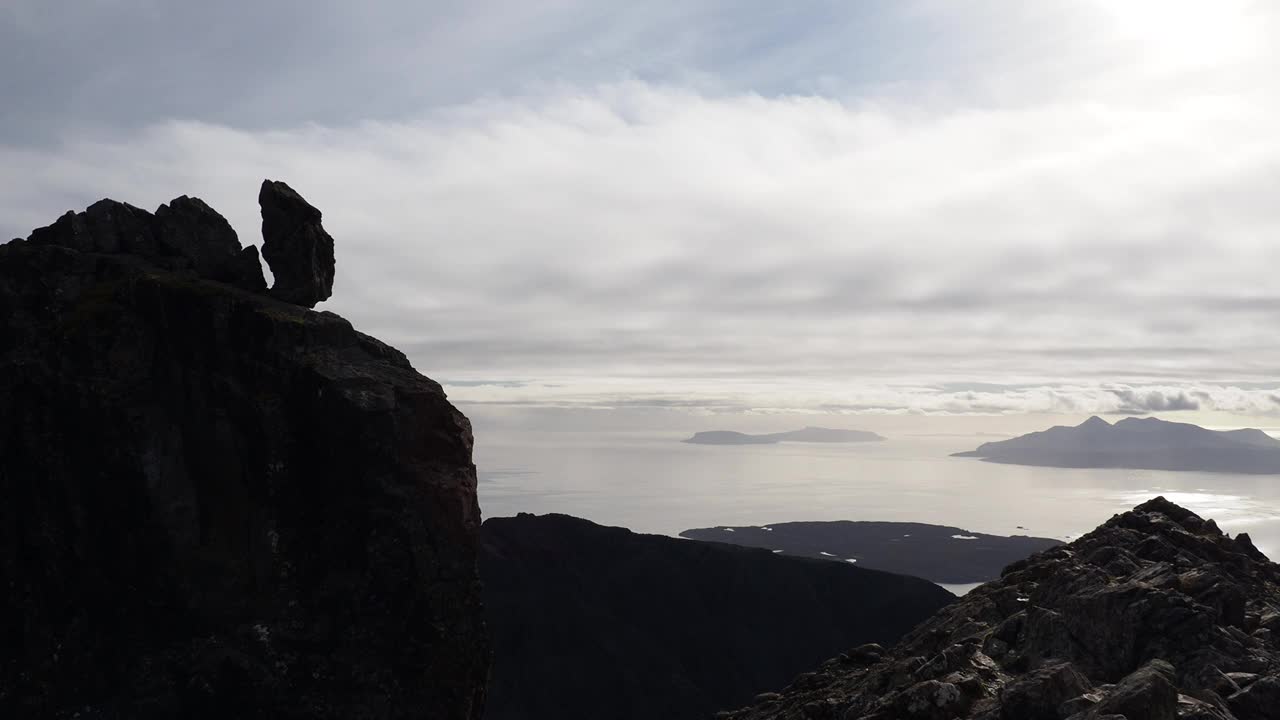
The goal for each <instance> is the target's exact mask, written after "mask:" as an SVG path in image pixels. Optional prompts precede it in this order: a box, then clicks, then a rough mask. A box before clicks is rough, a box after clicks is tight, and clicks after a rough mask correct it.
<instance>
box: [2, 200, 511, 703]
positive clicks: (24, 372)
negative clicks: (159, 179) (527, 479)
mask: <svg viewBox="0 0 1280 720" xmlns="http://www.w3.org/2000/svg"><path fill="white" fill-rule="evenodd" d="M264 209H265V208H264ZM315 220H316V221H317V222H318V213H316V216H315ZM317 227H318V226H317ZM264 286H265V283H264V282H263V281H262V272H261V267H260V265H259V264H258V263H257V257H256V251H254V250H253V249H252V248H248V249H242V248H241V246H240V243H239V240H238V239H237V238H236V236H235V233H234V232H233V231H232V230H231V228H230V226H229V225H227V223H226V221H225V220H223V219H222V217H221V216H220V215H218V214H217V213H216V212H214V211H213V210H212V209H211V208H209V207H208V206H207V205H205V204H204V203H203V202H201V201H199V200H196V199H193V198H178V199H177V200H174V201H173V202H171V203H169V204H168V205H165V206H161V207H160V209H159V210H158V211H157V212H156V213H155V214H151V213H147V212H145V211H142V210H140V209H138V208H135V207H132V206H129V205H125V204H123V203H117V202H113V201H109V200H104V201H102V202H99V203H95V204H94V205H93V206H91V207H90V208H89V209H88V210H86V211H85V212H83V213H78V214H77V213H69V214H68V215H66V216H64V217H63V218H61V219H59V220H58V222H56V223H54V225H52V226H50V227H47V228H42V229H40V230H36V231H35V232H33V233H32V235H31V237H30V239H28V240H26V241H22V240H17V241H13V242H11V243H8V244H6V245H4V246H0V408H2V409H3V411H2V412H0V497H2V498H3V502H0V646H3V647H4V649H5V651H4V653H3V654H0V717H50V718H61V717H68V718H69V717H81V718H169V717H191V718H231V717H242V718H400V717H434V718H455V719H458V720H463V719H468V720H470V719H473V718H476V717H478V716H479V713H480V712H481V704H482V699H483V683H484V678H485V674H486V668H487V651H486V645H487V643H486V640H485V633H484V632H483V622H482V618H481V606H480V592H479V585H478V581H477V577H476V572H475V551H476V542H477V534H478V529H479V509H478V507H477V504H476V495H475V467H474V465H473V464H472V461H471V450H472V437H471V428H470V424H469V423H468V421H467V419H466V418H465V417H464V416H463V415H462V414H461V413H459V412H458V411H457V410H456V409H455V408H454V407H453V406H452V405H450V403H449V402H448V400H447V399H446V397H445V394H444V392H443V391H442V390H441V388H440V386H439V385H438V384H437V383H435V382H433V381H431V380H429V379H427V378H425V377H423V376H421V375H419V374H418V373H417V372H415V371H414V369H413V368H412V367H411V365H410V364H409V362H408V360H407V359H406V358H405V356H404V355H403V354H401V353H400V352H398V351H396V350H395V349H393V348H391V347H388V346H387V345H384V344H383V343H381V342H379V341H377V340H375V339H374V338H371V337H369V336H367V335H363V334H361V333H359V332H357V331H355V330H354V329H353V328H352V327H351V325H350V324H349V323H348V322H347V321H345V320H343V319H342V318H340V317H338V316H337V315H334V314H332V313H326V312H313V311H310V310H307V309H304V308H302V307H299V306H297V305H294V304H289V303H284V302H280V301H278V300H275V299H272V298H271V297H268V296H267V295H266V294H263V292H262V291H263V290H264Z"/></svg>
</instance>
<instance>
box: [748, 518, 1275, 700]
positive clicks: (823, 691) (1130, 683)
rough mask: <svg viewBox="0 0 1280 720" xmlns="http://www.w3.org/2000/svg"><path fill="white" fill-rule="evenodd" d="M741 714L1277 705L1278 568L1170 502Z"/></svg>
mask: <svg viewBox="0 0 1280 720" xmlns="http://www.w3.org/2000/svg"><path fill="white" fill-rule="evenodd" d="M726 716H727V717H733V718H740V719H742V720H746V719H748V718H750V719H752V720H761V719H764V718H769V719H771V720H774V719H777V720H781V719H783V718H796V719H799V718H819V719H820V718H841V719H847V720H898V719H902V720H909V719H911V718H923V719H928V720H951V719H952V718H972V719H975V720H977V719H979V718H981V719H982V720H1042V719H1043V720H1103V719H1104V718H1106V719H1110V720H1116V719H1117V718H1127V719H1128V720H1175V718H1181V719H1191V718H1196V719H1198V720H1264V719H1266V718H1276V717H1280V566H1277V565H1275V564H1273V563H1271V562H1269V561H1268V560H1267V559H1266V558H1265V557H1264V556H1263V555H1262V554H1261V553H1259V552H1258V551H1257V549H1256V548H1254V547H1253V544H1252V543H1251V542H1250V541H1249V539H1248V537H1247V536H1245V535H1241V536H1239V537H1237V538H1236V539H1232V538H1230V537H1227V536H1226V535H1224V534H1222V533H1221V532H1220V531H1219V530H1218V528H1217V526H1216V525H1215V524H1214V523H1213V521H1211V520H1210V521H1206V520H1202V519H1201V518H1199V517H1198V516H1196V515H1195V514H1193V513H1191V512H1190V511H1188V510H1185V509H1183V508H1181V507H1178V506H1177V505H1174V504H1173V503H1170V502H1168V501H1166V500H1165V499H1164V498H1156V499H1155V500H1152V501H1150V502H1147V503H1145V504H1143V505H1140V506H1138V507H1137V508H1135V509H1134V510H1132V511H1131V512H1127V513H1124V514H1122V515H1117V516H1116V517H1114V518H1112V519H1111V520H1110V521H1108V522H1107V523H1106V524H1104V525H1102V526H1101V527H1099V528H1098V529H1097V530H1095V531H1093V532H1092V533H1089V534H1088V535H1085V536H1084V537H1082V538H1080V539H1079V540H1076V541H1075V542H1072V543H1070V544H1068V545H1061V546H1059V547H1056V548H1053V549H1051V550H1047V551H1045V552H1042V553H1040V554H1038V555H1035V556H1033V557H1031V558H1029V559H1027V560H1024V561H1022V562H1018V563H1015V564H1013V565H1011V566H1009V567H1008V568H1007V569H1006V570H1005V571H1004V575H1003V577H1001V579H1000V580H998V581H996V582H992V583H989V584H987V585H984V586H982V587H980V588H978V589H977V590H974V591H973V592H971V593H969V594H968V595H966V596H965V597H963V598H961V599H960V600H958V601H957V602H956V603H955V604H953V605H951V606H949V607H946V608H944V609H943V610H942V611H940V612H939V613H938V614H936V615H934V616H933V617H932V618H930V619H929V620H927V621H926V622H924V623H923V624H921V625H920V626H919V627H917V628H916V629H915V630H914V631H912V632H911V633H910V634H909V635H907V636H906V637H905V638H904V639H903V640H902V642H901V643H899V644H898V646H897V647H895V648H894V649H893V650H892V651H891V652H889V653H886V654H885V655H884V656H882V657H879V658H869V659H868V660H867V661H866V662H864V663H860V664H859V665H858V666H855V667H850V666H849V665H848V664H847V663H844V662H841V661H839V660H831V661H828V662H826V663H825V664H823V665H822V666H821V668H820V669H819V670H818V672H817V674H816V675H805V676H801V678H800V679H799V680H797V681H796V682H793V683H792V685H791V686H790V687H789V688H787V689H786V690H784V691H783V692H782V693H781V694H780V695H778V696H777V697H775V698H773V699H766V700H763V701H761V702H759V703H757V704H756V705H754V706H753V707H749V708H745V709H743V710H740V711H736V712H733V713H726Z"/></svg>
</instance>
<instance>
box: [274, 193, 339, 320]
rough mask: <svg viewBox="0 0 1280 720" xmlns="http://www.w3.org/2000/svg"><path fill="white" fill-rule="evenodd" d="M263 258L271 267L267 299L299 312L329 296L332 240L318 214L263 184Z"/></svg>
mask: <svg viewBox="0 0 1280 720" xmlns="http://www.w3.org/2000/svg"><path fill="white" fill-rule="evenodd" d="M258 204H259V205H260V206H261V207H262V257H263V258H265V259H266V261H267V265H269V266H270V267H271V274H272V275H274V276H275V284H274V285H272V287H271V295H272V296H273V297H276V298H278V299H280V300H284V301H285V302H290V303H293V304H295V305H302V306H304V307H315V306H316V303H318V302H321V301H323V300H327V299H329V296H330V295H332V294H333V276H334V259H333V238H332V237H330V235H329V233H327V232H325V229H324V226H323V225H321V224H320V211H319V210H317V209H316V208H315V207H313V206H312V205H311V204H310V203H308V202H307V201H306V200H303V199H302V196H301V195H299V194H298V193H297V191H295V190H294V189H293V188H291V187H289V186H288V185H286V184H285V183H283V182H279V181H276V180H263V181H262V188H261V190H260V191H259V192H258Z"/></svg>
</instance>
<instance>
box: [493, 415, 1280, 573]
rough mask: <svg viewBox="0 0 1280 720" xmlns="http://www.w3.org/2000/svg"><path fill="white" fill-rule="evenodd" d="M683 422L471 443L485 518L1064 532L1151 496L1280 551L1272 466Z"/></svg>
mask: <svg viewBox="0 0 1280 720" xmlns="http://www.w3.org/2000/svg"><path fill="white" fill-rule="evenodd" d="M687 436H688V434H687V433H679V432H677V433H666V432H643V433H638V432H597V433H570V432H545V433H527V432H526V433H519V434H512V435H508V436H502V435H494V434H489V435H485V436H481V438H480V440H479V441H478V442H477V445H476V465H477V467H478V468H479V474H480V488H479V492H480V505H481V509H482V511H483V513H484V515H485V517H496V516H507V515H514V514H515V513H517V512H533V513H549V512H558V513H567V514H570V515H576V516H578V517H584V518H587V519H589V520H593V521H595V522H598V523H602V524H606V525H619V526H623V527H627V528H631V529H632V530H635V531H638V532H647V533H659V534H667V535H675V534H677V533H679V532H680V531H681V530H685V529H688V528H693V527H705V526H709V525H763V524H768V523H778V522H786V521H793V520H894V521H916V522H926V523H936V524H944V525H954V526H958V527H960V528H963V529H965V530H971V531H977V532H985V533H994V534H999V535H1012V534H1027V535H1037V536H1041V537H1052V538H1059V539H1062V540H1070V539H1072V538H1074V537H1077V536H1079V535H1080V534H1082V533H1085V532H1087V531H1089V530H1091V529H1093V528H1094V527H1095V526H1097V525H1098V524H1100V523H1101V522H1103V521H1105V520H1106V519H1107V518H1109V517H1111V516H1112V515H1114V514H1116V513H1118V512H1122V511H1124V510H1126V509H1129V508H1131V507H1133V506H1134V505H1136V504H1138V503H1141V502H1143V501H1145V500H1147V499H1149V498H1151V497H1154V496H1156V495H1164V496H1165V497H1167V498H1169V499H1170V500H1173V501H1174V502H1177V503H1179V504H1182V505H1184V506H1186V507H1189V508H1191V509H1192V510H1195V511H1196V512H1197V513H1199V514H1200V515H1202V516H1204V517H1211V518H1214V519H1215V520H1216V521H1217V522H1218V524H1219V526H1221V527H1222V528H1223V530H1225V531H1228V532H1232V533H1236V532H1248V533H1250V535H1251V536H1252V537H1253V538H1254V542H1255V543H1256V544H1257V545H1258V546H1259V547H1260V548H1261V549H1262V550H1263V552H1266V553H1268V554H1270V555H1272V556H1273V557H1275V556H1276V555H1280V477H1276V476H1257V475H1230V474H1217V473H1174V472H1162V471H1148V470H1079V469H1059V468H1036V467H1021V466H1016V465H996V464H993V463H985V462H981V461H979V460H975V459H972V458H953V457H948V455H949V454H950V453H952V452H956V451H960V450H969V449H972V448H974V447H976V446H977V445H979V444H981V443H982V442H983V441H984V440H988V439H990V438H983V437H978V436H971V437H964V436H947V437H903V438H895V439H891V440H888V441H885V442H880V443H866V444H841V445H832V444H801V443H786V444H779V445H749V446H707V445H689V444H685V443H681V442H679V440H680V439H682V438H683V437H687Z"/></svg>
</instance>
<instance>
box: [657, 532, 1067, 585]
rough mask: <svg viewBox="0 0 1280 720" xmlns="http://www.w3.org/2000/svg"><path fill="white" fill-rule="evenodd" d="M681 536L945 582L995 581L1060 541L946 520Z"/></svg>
mask: <svg viewBox="0 0 1280 720" xmlns="http://www.w3.org/2000/svg"><path fill="white" fill-rule="evenodd" d="M680 537H685V538H689V539H691V540H705V541H711V542H726V543H731V544H733V545H746V546H748V547H761V548H767V549H770V550H782V551H783V552H784V553H786V554H788V555H801V556H805V557H813V558H819V559H826V560H836V561H839V562H847V561H849V560H851V559H852V560H856V561H857V564H858V567H863V568H871V569H873V570H886V571H888V572H896V573H902V574H904V575H915V576H916V577H922V578H926V579H928V580H932V581H934V582H941V583H973V582H986V581H988V580H994V579H995V578H996V577H998V576H999V575H1000V571H1001V570H1003V569H1004V567H1005V566H1006V565H1008V564H1009V563H1011V562H1015V561H1017V560H1022V559H1023V558H1025V557H1027V556H1028V555H1031V554H1032V553H1035V552H1039V551H1041V550H1047V549H1048V548H1051V547H1053V546H1054V545H1059V544H1061V543H1060V542H1059V541H1058V540H1051V539H1049V538H1034V537H1026V536H1025V535H1015V536H1013V537H1003V536H1000V535H985V534H983V533H972V532H969V531H968V530H961V529H960V528H955V527H947V526H944V525H926V524H924V523H907V522H854V521H849V520H839V521H834V522H790V523H772V524H769V525H764V526H757V527H749V526H748V527H742V526H735V527H724V526H721V527H714V528H695V529H693V530H685V531H684V532H682V533H680Z"/></svg>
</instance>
